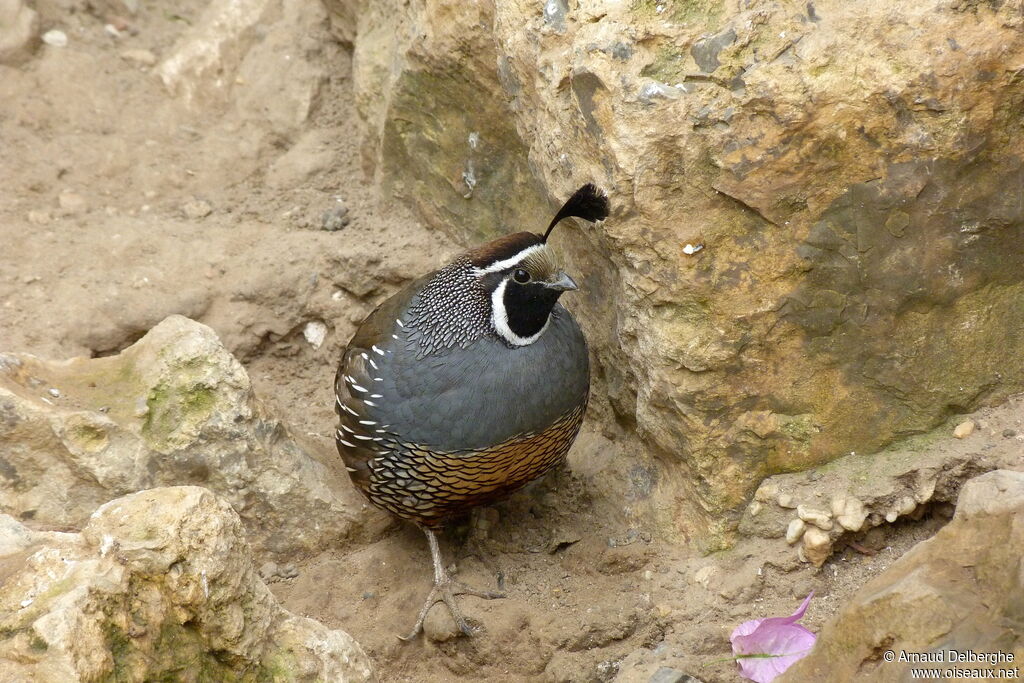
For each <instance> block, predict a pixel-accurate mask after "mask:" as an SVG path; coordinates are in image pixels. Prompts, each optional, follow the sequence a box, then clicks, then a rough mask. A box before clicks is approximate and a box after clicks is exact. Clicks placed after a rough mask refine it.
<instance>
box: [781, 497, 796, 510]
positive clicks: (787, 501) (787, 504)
mask: <svg viewBox="0 0 1024 683" xmlns="http://www.w3.org/2000/svg"><path fill="white" fill-rule="evenodd" d="M778 502H779V507H781V508H789V509H793V508H795V507H796V503H794V502H793V496H791V495H789V494H788V493H780V494H779V498H778Z"/></svg>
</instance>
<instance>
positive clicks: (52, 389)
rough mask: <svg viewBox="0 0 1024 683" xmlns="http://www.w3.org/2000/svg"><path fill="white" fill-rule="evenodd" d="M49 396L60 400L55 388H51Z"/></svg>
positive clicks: (58, 390) (58, 391) (58, 392)
mask: <svg viewBox="0 0 1024 683" xmlns="http://www.w3.org/2000/svg"><path fill="white" fill-rule="evenodd" d="M50 396H53V397H54V398H60V389H57V388H56V387H51V388H50Z"/></svg>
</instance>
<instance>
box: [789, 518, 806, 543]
mask: <svg viewBox="0 0 1024 683" xmlns="http://www.w3.org/2000/svg"><path fill="white" fill-rule="evenodd" d="M805 531H807V523H806V522H804V520H802V519H793V520H790V522H789V524H788V525H787V526H786V543H788V544H790V545H793V544H795V543H796V542H797V541H799V540H800V539H801V538H803V535H804V532H805Z"/></svg>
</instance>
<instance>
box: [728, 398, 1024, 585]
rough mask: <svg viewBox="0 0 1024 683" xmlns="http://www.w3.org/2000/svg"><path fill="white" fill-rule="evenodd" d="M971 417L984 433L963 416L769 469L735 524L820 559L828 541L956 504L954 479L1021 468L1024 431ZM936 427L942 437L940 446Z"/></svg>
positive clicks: (836, 543)
mask: <svg viewBox="0 0 1024 683" xmlns="http://www.w3.org/2000/svg"><path fill="white" fill-rule="evenodd" d="M1022 411H1024V399H1022V398H1021V397H1020V396H1017V397H1013V398H1012V399H1010V401H1008V402H1007V404H1006V405H1005V406H1003V407H1002V408H1001V409H1000V411H999V412H1000V413H1006V414H1009V415H1014V414H1018V415H1019V414H1020V413H1021V412H1022ZM997 419H998V418H997ZM979 422H980V423H981V424H982V425H984V426H983V427H981V431H982V432H987V434H985V433H979V434H973V425H975V424H976V423H975V422H974V421H973V420H971V421H968V422H967V423H961V424H959V425H956V426H955V427H953V426H950V427H949V428H948V429H938V430H935V432H934V433H932V434H929V435H925V436H922V437H918V438H917V439H910V440H908V441H906V442H904V443H902V444H900V445H899V446H898V447H894V448H891V449H888V450H886V451H884V452H881V453H875V454H873V455H858V454H856V453H851V454H850V455H847V456H845V457H842V458H840V459H838V460H835V461H833V462H831V463H829V464H827V465H823V466H821V467H817V468H814V469H812V470H808V471H806V472H798V473H794V474H779V475H775V476H774V477H769V478H768V479H766V480H765V481H764V482H763V483H762V484H761V485H760V486H759V487H758V489H757V491H756V492H755V493H754V500H753V501H751V503H750V504H749V505H747V508H746V510H745V511H744V514H743V517H742V519H741V520H740V525H739V531H740V533H741V534H742V535H746V536H759V537H761V538H766V539H771V538H775V539H779V542H780V543H781V542H782V539H783V538H784V539H785V542H786V543H788V544H789V545H792V546H795V547H796V549H797V550H796V552H797V553H798V556H799V557H800V559H801V560H803V561H806V562H811V563H812V564H814V565H815V566H818V567H820V566H821V565H822V564H824V563H825V561H826V560H827V559H828V558H829V557H830V556H831V554H832V551H833V549H834V548H836V547H840V548H841V547H842V546H843V545H844V543H845V542H848V541H852V542H854V543H857V542H858V539H863V538H864V536H865V535H866V534H867V533H868V532H869V531H870V530H871V529H873V528H875V527H878V526H880V525H884V524H893V523H895V522H897V521H898V520H900V519H905V518H908V517H909V518H912V519H920V518H921V517H922V515H926V514H930V511H933V510H934V508H935V506H941V505H947V506H948V505H950V504H956V502H957V496H958V495H959V494H960V488H961V486H962V485H963V484H964V482H966V481H967V480H968V479H971V478H972V477H976V476H978V475H979V474H981V473H984V472H987V471H989V470H995V469H1000V468H1012V469H1021V468H1024V455H1022V453H1024V435H1021V434H1017V433H1016V430H1015V429H1002V428H1000V429H999V430H996V429H995V428H994V427H995V424H996V420H992V419H990V420H985V419H979ZM968 423H969V424H971V425H972V434H971V435H962V430H961V429H960V427H961V426H962V424H968ZM1004 432H1005V434H1004ZM943 434H945V435H946V439H947V440H946V441H945V443H944V445H943V446H941V447H940V446H939V444H942V443H943V442H942V441H938V439H939V438H941V436H942V435H943ZM949 436H952V437H954V439H949ZM986 436H987V437H988V439H986V438H985V437H986ZM955 439H959V441H957V440H955Z"/></svg>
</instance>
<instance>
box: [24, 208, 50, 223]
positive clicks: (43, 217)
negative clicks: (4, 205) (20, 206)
mask: <svg viewBox="0 0 1024 683" xmlns="http://www.w3.org/2000/svg"><path fill="white" fill-rule="evenodd" d="M28 222H29V223H31V224H32V225H46V224H47V223H49V222H50V212H49V211H29V212H28Z"/></svg>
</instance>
